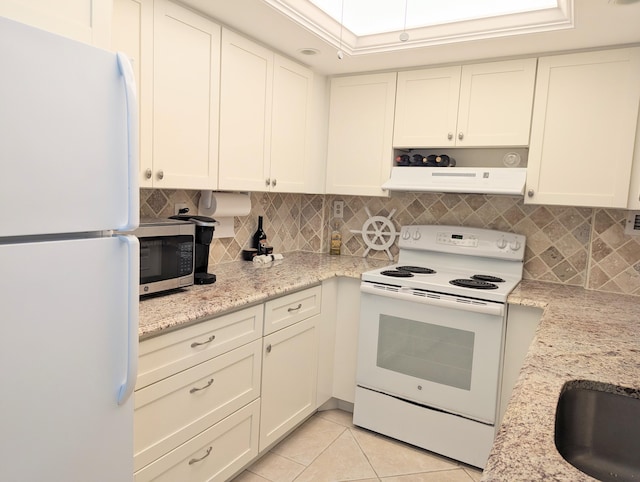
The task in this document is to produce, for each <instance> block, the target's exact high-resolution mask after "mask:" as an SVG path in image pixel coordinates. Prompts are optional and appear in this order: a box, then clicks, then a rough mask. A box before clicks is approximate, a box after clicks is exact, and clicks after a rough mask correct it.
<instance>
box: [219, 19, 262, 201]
mask: <svg viewBox="0 0 640 482" xmlns="http://www.w3.org/2000/svg"><path fill="white" fill-rule="evenodd" d="M272 83H273V52H271V51H270V50H268V49H266V48H264V47H262V46H260V45H257V44H255V43H253V42H251V41H249V40H247V39H245V38H244V37H241V36H240V35H237V34H235V33H233V32H230V31H229V30H226V29H225V30H223V32H222V78H221V91H220V92H221V93H220V171H219V172H220V179H219V187H220V189H230V190H233V189H236V190H249V191H268V190H269V187H270V179H269V183H267V179H268V178H269V152H270V144H269V142H270V135H271V103H272V90H273V89H272Z"/></svg>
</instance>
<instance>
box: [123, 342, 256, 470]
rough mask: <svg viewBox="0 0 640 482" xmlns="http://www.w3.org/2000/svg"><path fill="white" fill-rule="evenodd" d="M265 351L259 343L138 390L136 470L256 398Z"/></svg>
mask: <svg viewBox="0 0 640 482" xmlns="http://www.w3.org/2000/svg"><path fill="white" fill-rule="evenodd" d="M261 348H262V343H261V341H260V340H256V341H254V342H251V343H249V344H248V345H244V346H241V347H239V348H236V349H235V350H232V351H230V352H228V353H225V354H224V355H220V356H218V357H215V358H212V359H211V360H209V361H206V362H204V363H201V364H199V365H196V366H194V367H192V368H190V369H188V370H185V371H184V372H181V373H178V374H176V375H174V376H171V377H169V378H166V379H164V380H162V381H160V382H157V383H154V384H153V385H149V386H148V387H145V388H143V389H141V390H138V391H137V392H136V394H135V412H134V416H135V425H134V452H135V459H134V470H138V469H141V468H143V467H144V466H146V465H147V464H149V463H151V462H153V461H154V460H155V459H157V458H158V457H160V456H162V455H164V454H166V453H168V452H169V451H171V450H172V449H173V448H174V447H177V446H179V445H180V444H182V443H184V442H187V441H188V440H189V439H191V438H192V437H194V436H196V435H198V434H199V433H200V432H202V431H203V430H205V429H207V428H208V427H210V426H211V425H213V424H215V423H217V422H219V421H220V420H222V419H223V418H224V417H227V416H229V415H231V414H232V413H233V412H235V411H236V410H238V409H240V408H242V407H243V406H245V405H246V404H247V403H249V402H251V401H253V400H255V399H257V398H258V397H259V396H260V367H261V354H260V352H261Z"/></svg>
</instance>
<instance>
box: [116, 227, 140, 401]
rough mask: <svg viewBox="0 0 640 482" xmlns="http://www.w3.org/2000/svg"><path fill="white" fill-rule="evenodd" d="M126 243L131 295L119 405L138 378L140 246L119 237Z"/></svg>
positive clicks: (132, 237) (135, 240) (133, 238)
mask: <svg viewBox="0 0 640 482" xmlns="http://www.w3.org/2000/svg"><path fill="white" fill-rule="evenodd" d="M118 238H119V239H120V240H121V241H122V242H124V243H126V245H127V250H128V253H127V255H128V257H129V263H128V264H129V286H128V288H129V293H128V299H127V311H128V320H127V375H126V378H125V380H124V382H123V383H122V385H121V386H120V390H119V391H118V405H122V404H123V403H125V402H126V401H127V400H128V399H129V397H130V396H131V394H132V393H133V389H134V387H135V386H136V378H137V376H138V308H139V303H140V296H139V282H140V245H139V242H138V238H137V237H136V236H131V235H118Z"/></svg>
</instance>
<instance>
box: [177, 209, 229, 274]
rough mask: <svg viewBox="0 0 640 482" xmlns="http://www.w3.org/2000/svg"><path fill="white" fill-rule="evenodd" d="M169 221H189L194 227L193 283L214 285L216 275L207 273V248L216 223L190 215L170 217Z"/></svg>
mask: <svg viewBox="0 0 640 482" xmlns="http://www.w3.org/2000/svg"><path fill="white" fill-rule="evenodd" d="M171 219H180V220H182V221H190V222H192V223H193V224H195V225H196V242H195V250H196V253H195V262H194V264H195V266H194V279H193V283H194V284H197V285H208V284H211V283H215V281H216V275H215V274H211V273H208V272H207V269H208V267H209V246H210V245H211V240H212V239H213V231H214V230H215V227H216V225H217V224H218V221H216V220H215V219H213V218H210V217H207V216H192V215H190V214H178V215H176V216H171Z"/></svg>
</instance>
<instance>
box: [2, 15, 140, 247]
mask: <svg viewBox="0 0 640 482" xmlns="http://www.w3.org/2000/svg"><path fill="white" fill-rule="evenodd" d="M0 69H1V70H2V72H3V74H2V75H0V106H2V108H0V166H2V175H1V176H0V206H1V209H2V214H0V237H7V236H23V235H39V234H51V233H77V232H87V231H101V230H111V229H114V230H127V229H131V228H134V227H135V226H136V225H137V216H138V211H139V203H138V185H137V179H138V176H137V169H138V161H137V155H136V151H137V148H136V146H137V141H136V137H137V131H136V125H137V121H136V116H137V114H136V111H135V103H136V101H135V87H134V86H135V84H134V82H133V73H132V71H131V66H130V65H129V63H128V61H127V60H126V58H125V57H124V56H122V55H119V54H115V53H113V52H108V51H104V50H100V49H97V48H95V47H91V46H89V45H85V44H82V43H79V42H75V41H73V40H69V39H67V38H64V37H60V36H57V35H54V34H51V33H48V32H44V31H41V30H38V29H35V28H32V27H29V26H26V25H23V24H20V23H17V22H14V21H11V20H8V19H6V18H3V17H0ZM132 172H133V173H134V175H131V173H132Z"/></svg>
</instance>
